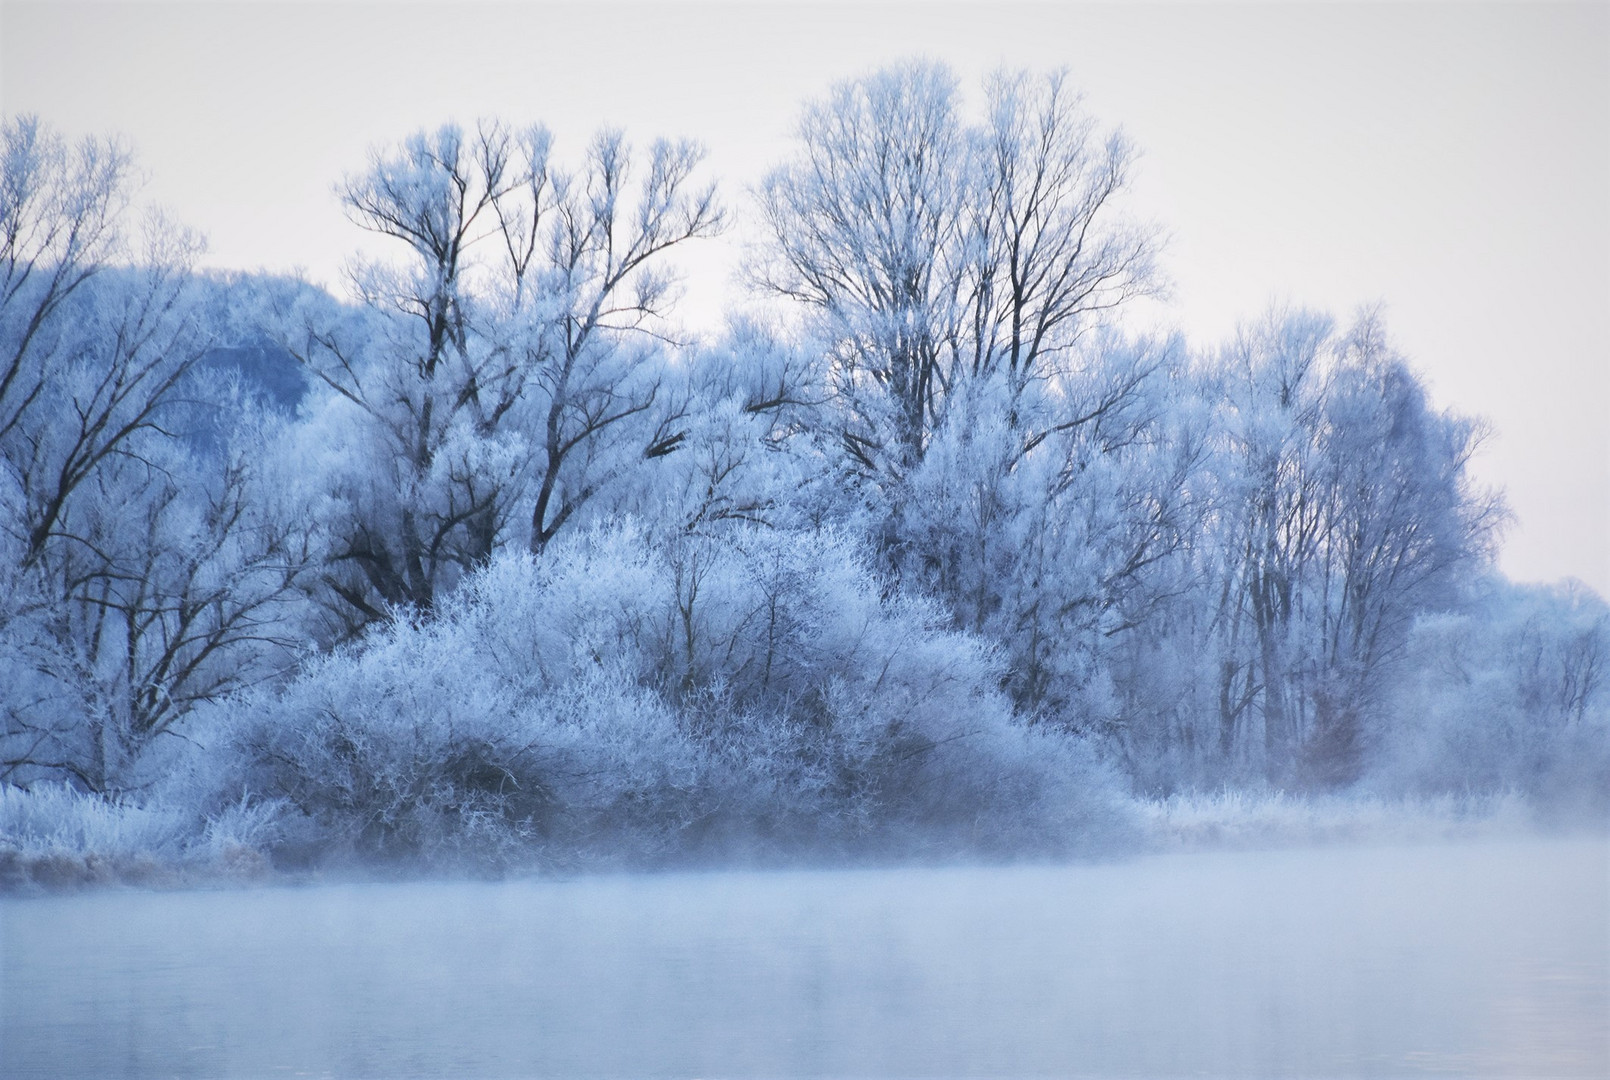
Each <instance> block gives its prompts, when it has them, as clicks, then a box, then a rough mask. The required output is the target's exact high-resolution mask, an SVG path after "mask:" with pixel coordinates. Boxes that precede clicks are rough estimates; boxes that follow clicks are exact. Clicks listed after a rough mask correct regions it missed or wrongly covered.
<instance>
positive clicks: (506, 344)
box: [282, 121, 721, 627]
mask: <svg viewBox="0 0 1610 1080" xmlns="http://www.w3.org/2000/svg"><path fill="white" fill-rule="evenodd" d="M550 149H551V140H550V138H549V136H548V134H547V132H546V131H544V130H543V129H541V128H531V129H526V130H522V131H512V130H510V129H509V128H507V127H505V126H504V125H502V124H500V123H497V122H495V121H486V122H483V123H481V124H479V125H478V126H477V127H476V129H475V130H474V131H473V132H468V133H467V132H465V131H463V130H461V129H459V128H457V127H455V126H452V125H449V126H446V127H443V128H441V129H440V130H438V131H436V132H434V133H432V134H418V135H415V136H413V137H411V138H410V139H408V140H407V141H406V142H405V143H404V144H403V145H402V146H401V147H400V148H395V149H392V150H388V151H385V152H382V153H380V154H377V155H376V156H375V158H374V161H373V162H372V164H371V166H370V168H369V169H368V170H367V171H366V172H365V173H363V174H362V175H360V176H357V177H353V178H349V179H348V180H347V181H346V182H345V184H344V185H343V187H342V198H343V201H344V202H345V204H346V206H347V209H348V212H349V214H350V216H351V217H352V218H353V220H354V221H355V222H356V223H357V224H359V225H361V226H363V227H364V228H366V229H369V230H371V231H373V232H377V233H379V234H381V235H384V236H388V237H391V238H393V239H396V240H398V241H400V242H401V243H402V244H403V245H404V248H405V252H406V258H405V261H404V262H403V263H402V264H401V265H398V266H387V265H381V264H371V265H369V266H366V267H364V268H362V270H361V271H360V272H359V273H358V275H357V276H356V278H355V283H356V284H357V286H358V299H359V302H360V306H359V308H358V309H357V310H356V311H353V310H346V311H330V310H325V311H323V312H319V313H315V314H313V315H311V316H310V315H309V314H308V312H306V311H302V312H298V313H296V315H295V316H294V317H292V318H289V319H286V320H284V322H283V323H282V325H285V326H288V327H289V330H288V331H286V332H282V336H283V338H284V340H285V342H286V344H287V347H288V348H290V349H291V351H292V352H293V353H294V354H295V355H297V356H298V357H299V358H300V359H302V360H303V361H304V362H305V363H307V364H308V366H309V367H310V368H311V369H312V370H313V371H314V372H315V373H316V374H317V375H318V377H319V378H320V379H321V380H322V381H323V382H324V383H325V384H326V385H327V386H328V387H329V388H330V389H331V390H332V391H333V392H334V394H335V395H336V396H337V397H338V398H339V399H340V400H341V401H343V402H345V404H346V406H347V407H349V408H350V409H352V410H354V411H355V414H356V417H357V419H358V421H359V423H361V424H362V425H363V427H364V430H365V431H366V432H368V435H367V436H366V438H367V439H368V441H369V443H370V446H371V451H372V452H371V458H370V460H368V461H366V462H364V463H362V464H361V465H360V466H358V468H360V469H362V470H367V475H358V476H354V477H351V478H350V479H349V480H348V481H346V482H345V485H346V487H347V488H348V489H349V490H350V492H355V493H356V494H350V497H348V498H347V502H348V503H349V505H350V507H351V509H350V513H349V514H348V516H347V520H346V521H345V522H343V523H339V524H338V525H337V526H336V530H337V532H338V533H339V534H340V536H339V539H338V541H337V546H336V548H335V549H334V550H333V552H332V554H331V563H330V568H329V572H328V573H327V575H326V579H327V584H328V585H329V586H330V588H331V589H332V590H333V592H334V593H335V594H336V596H337V597H338V598H339V601H340V603H341V604H342V605H344V606H345V607H346V608H347V609H348V610H349V611H350V612H352V613H353V617H354V622H353V626H354V627H357V626H361V625H362V624H363V623H364V622H367V621H369V620H372V619H374V618H378V617H380V616H381V614H382V613H383V611H384V608H385V606H386V605H408V606H412V607H415V608H418V609H421V610H428V609H429V608H430V607H431V606H432V604H433V603H434V601H435V598H436V596H437V594H438V593H439V592H440V590H442V589H443V588H445V587H448V586H450V585H451V584H452V583H453V582H454V581H456V580H457V578H458V577H459V576H461V575H462V574H463V573H465V572H467V571H468V570H470V569H472V568H473V567H475V566H478V565H480V564H481V563H483V562H484V561H485V560H486V559H487V558H488V557H489V556H490V555H491V553H492V551H493V549H494V547H495V546H496V545H497V544H498V543H499V542H500V538H501V537H503V536H504V535H505V533H506V531H507V529H508V528H509V525H510V521H511V515H512V514H514V513H516V512H517V508H518V507H520V506H522V505H525V506H527V507H528V508H529V514H530V527H529V534H528V538H527V546H528V547H529V548H530V549H531V550H533V551H540V550H541V549H542V548H543V546H544V545H546V544H547V543H548V541H549V540H551V539H552V537H553V536H554V534H555V533H556V532H557V531H558V530H559V529H561V528H562V527H563V526H564V525H565V524H566V522H567V521H569V520H570V518H571V517H572V516H573V515H574V513H575V512H576V510H577V509H578V508H579V507H581V506H582V505H583V504H584V503H586V502H587V500H588V499H589V498H591V497H592V495H593V494H594V493H595V492H596V491H597V490H598V489H599V487H600V486H601V485H602V484H604V483H607V481H608V479H609V477H610V476H611V474H612V471H613V470H616V469H618V468H619V467H621V462H620V460H619V459H621V457H622V453H621V452H618V448H616V447H615V446H614V445H613V442H612V440H614V439H615V436H616V435H618V434H620V433H621V432H622V431H623V430H624V429H625V428H628V427H631V426H632V425H631V424H629V423H628V421H634V420H637V421H642V420H646V419H647V417H648V414H649V413H650V410H651V409H652V407H653V406H654V403H655V401H656V387H657V380H656V379H655V377H654V376H653V374H652V369H653V368H654V366H655V361H656V357H657V345H658V343H659V341H660V340H661V338H662V337H663V332H662V331H661V330H660V329H659V327H660V326H661V325H662V322H663V319H664V317H665V315H666V314H667V310H668V304H669V301H670V299H671V285H672V279H671V278H670V277H669V276H668V275H667V274H666V273H665V272H664V271H663V269H662V268H661V266H660V263H661V261H662V258H661V257H662V256H663V254H664V253H665V252H666V251H667V250H668V249H670V248H672V247H674V246H675V245H677V244H679V243H681V242H683V241H685V240H689V239H693V238H696V237H702V236H707V235H710V234H711V233H713V232H714V231H716V230H717V229H718V228H719V227H720V224H721V212H720V209H719V207H718V206H717V204H716V201H715V194H714V189H713V187H703V188H695V187H694V186H693V182H692V173H693V171H694V169H695V167H696V166H697V164H698V162H699V160H700V158H701V156H702V155H701V151H700V150H699V149H698V148H697V147H696V146H694V145H693V144H691V143H670V142H659V143H656V144H654V146H653V147H652V148H651V150H650V152H649V155H648V160H647V172H646V175H645V176H643V177H642V179H641V180H636V181H635V182H634V177H633V175H632V174H633V157H632V154H631V152H630V149H629V147H628V146H627V144H626V142H625V140H624V138H623V137H622V136H621V135H620V134H619V133H615V132H606V133H604V134H602V135H600V136H599V137H598V138H597V139H595V140H594V142H593V144H592V145H591V147H590V148H589V151H588V154H587V157H586V160H585V162H584V164H583V166H582V167H581V168H580V169H579V170H577V171H575V172H570V171H566V170H563V169H560V168H559V167H557V166H556V165H554V163H553V162H552V160H551V154H550ZM650 426H651V427H652V426H653V425H650ZM668 434H669V433H668V432H667V433H662V434H661V436H660V437H659V438H658V439H656V438H655V436H654V435H653V433H652V432H650V433H640V435H641V439H640V443H641V444H640V445H638V446H637V447H636V448H635V451H634V453H635V457H636V459H637V460H641V459H642V457H643V456H644V455H645V454H648V455H652V454H654V453H656V452H664V451H665V449H666V448H667V444H665V442H664V439H665V437H667V435H668ZM670 445H674V443H673V444H670ZM625 456H626V457H627V458H630V457H632V456H633V455H632V454H626V455H625ZM526 499H529V500H530V502H529V503H525V502H524V500H526ZM343 568H351V570H350V571H349V570H346V569H343ZM352 571H355V572H352Z"/></svg>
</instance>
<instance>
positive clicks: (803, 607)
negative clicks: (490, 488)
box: [196, 524, 1116, 863]
mask: <svg viewBox="0 0 1610 1080" xmlns="http://www.w3.org/2000/svg"><path fill="white" fill-rule="evenodd" d="M999 681H1000V671H999V668H998V666H997V665H996V663H995V660H994V658H993V656H992V655H991V654H990V653H989V652H988V650H987V649H985V648H984V647H983V646H982V645H981V644H980V643H979V642H978V641H977V640H976V639H973V638H970V637H967V636H965V635H961V634H957V633H955V632H953V631H950V630H946V629H944V628H942V626H941V619H940V617H939V615H938V613H937V612H936V611H934V610H933V609H931V608H929V607H926V606H924V605H921V604H917V603H914V602H911V601H906V600H900V599H886V598H884V597H883V596H882V595H881V594H880V592H879V589H878V587H877V582H876V581H875V579H874V578H873V577H872V576H871V575H870V574H869V573H868V572H867V571H866V570H865V569H864V568H863V566H862V564H861V562H860V560H859V559H858V558H857V557H856V552H855V549H854V546H853V544H852V543H851V542H850V541H849V540H847V539H845V538H843V537H840V536H837V535H835V534H832V533H814V532H812V533H784V532H773V531H768V530H761V529H752V530H741V531H739V532H737V533H735V534H733V535H730V536H728V537H726V538H724V539H720V540H717V539H712V538H710V537H702V536H697V535H689V534H682V535H679V536H674V537H671V538H657V537H656V536H654V535H653V534H652V533H651V532H649V531H648V530H646V529H644V528H641V527H639V526H636V525H632V524H625V525H619V526H617V527H613V528H595V529H592V530H589V531H587V532H584V533H579V534H577V535H576V536H575V537H573V538H571V539H568V540H565V541H563V542H561V543H559V544H556V545H555V546H554V547H552V548H550V549H549V551H547V552H545V553H544V555H543V557H542V558H541V559H539V560H533V559H532V558H530V557H529V556H526V555H514V556H508V557H503V558H499V559H497V560H494V562H493V563H492V564H491V565H490V566H488V567H487V568H486V569H485V570H483V571H481V572H480V573H478V574H477V575H475V576H474V577H473V578H471V579H470V580H469V581H468V582H467V583H466V586H465V588H464V589H462V590H461V591H460V592H458V593H456V594H455V595H454V596H453V597H451V598H450V599H449V600H448V601H447V602H446V603H444V604H442V605H441V606H440V607H439V608H438V610H437V612H436V613H435V615H434V616H433V617H431V618H429V619H416V620H410V619H406V618H399V619H396V620H394V621H393V622H392V623H391V624H390V625H388V626H387V627H386V628H385V629H384V630H383V631H381V632H380V633H378V634H374V635H371V637H370V638H369V639H367V640H366V642H365V643H364V644H363V645H362V646H361V647H356V646H355V647H349V648H347V649H343V650H339V651H337V652H335V653H333V654H331V655H329V656H327V657H325V658H322V659H320V660H317V661H315V662H313V663H312V664H310V665H309V666H308V667H307V668H306V669H305V671H304V672H303V673H302V674H301V676H300V677H299V678H298V679H297V680H295V681H294V682H293V683H292V684H291V685H290V686H288V687H287V688H285V689H284V690H283V691H279V692H266V691H265V692H262V693H259V694H257V695H256V696H254V697H252V698H250V699H247V700H245V701H243V702H241V703H240V704H239V705H238V706H237V707H236V709H235V710H234V711H233V712H230V711H226V710H219V711H218V712H217V713H216V714H215V716H214V719H213V722H212V723H213V727H212V730H210V731H203V732H198V733H197V735H196V738H197V739H198V740H199V741H203V742H206V743H208V744H209V749H208V752H207V755H206V759H207V762H208V765H207V768H208V769H211V770H214V771H213V772H212V773H211V774H210V776H209V778H208V779H207V780H206V783H208V784H210V785H211V786H210V788H209V789H208V790H209V794H208V795H207V796H206V798H205V799H203V800H202V801H203V802H204V803H206V804H207V805H212V806H222V805H226V804H228V803H230V802H234V801H238V800H240V799H242V798H243V797H256V798H265V799H274V800H280V801H281V804H282V806H283V807H284V813H283V815H282V819H281V821H280V823H279V826H278V828H279V835H280V838H281V839H280V841H279V850H280V851H281V853H282V854H283V855H293V856H294V855H295V854H297V853H298V852H299V851H300V852H301V854H303V855H304V856H312V855H315V854H318V853H322V852H326V851H340V850H345V851H350V852H353V853H359V854H364V855H406V856H422V857H425V858H427V859H442V858H450V857H451V856H452V855H453V853H454V852H457V851H466V852H473V853H475V854H476V855H477V856H479V855H483V854H484V853H486V852H487V851H493V852H498V853H501V854H502V856H504V857H507V858H509V859H513V860H519V859H526V860H530V859H536V860H539V861H550V862H555V861H556V862H561V863H568V862H572V861H575V860H578V859H579V860H583V861H587V862H596V861H599V860H601V859H604V860H628V861H643V860H654V859H660V858H666V857H673V856H679V855H680V856H687V855H693V854H698V853H701V852H711V851H713V850H714V849H717V848H720V847H722V846H724V845H737V844H741V845H743V846H744V847H746V848H747V849H749V850H752V851H755V852H757V854H758V855H760V856H761V857H770V856H775V855H780V854H783V853H787V852H792V851H797V850H800V849H802V848H805V847H812V848H815V847H820V848H822V849H824V850H830V851H840V852H843V851H847V850H868V849H879V850H884V849H890V848H892V849H894V850H902V851H921V850H935V851H937V850H954V849H966V850H988V849H1001V850H1004V849H1007V848H1009V847H1017V846H1019V845H1024V844H1027V845H1030V846H1032V847H1034V848H1037V849H1041V850H1044V849H1047V848H1052V847H1065V846H1069V845H1072V844H1077V843H1081V842H1084V841H1086V840H1088V839H1089V835H1088V834H1089V832H1090V830H1092V829H1093V828H1096V827H1097V826H1098V825H1099V826H1101V827H1106V826H1108V825H1111V824H1113V823H1114V822H1115V821H1116V817H1115V815H1116V811H1115V810H1114V809H1113V807H1114V805H1115V804H1114V803H1113V802H1112V800H1111V795H1110V792H1111V791H1112V790H1113V788H1114V785H1113V783H1112V781H1111V778H1110V777H1109V775H1108V774H1107V773H1106V772H1104V771H1103V770H1102V768H1101V767H1100V766H1099V765H1098V764H1097V763H1096V761H1095V760H1094V757H1093V756H1092V755H1091V754H1090V753H1089V752H1088V751H1086V750H1085V749H1083V748H1082V746H1081V744H1078V743H1077V742H1074V741H1070V740H1069V739H1068V738H1067V737H1066V736H1065V735H1060V734H1058V735H1055V736H1052V735H1050V734H1048V733H1042V732H1038V731H1035V730H1031V729H1027V728H1025V727H1023V726H1021V725H1019V724H1018V723H1017V722H1015V721H1014V720H1013V718H1012V715H1011V710H1010V706H1009V704H1008V702H1007V701H1006V700H1005V698H1004V697H1003V695H1002V694H1001V693H1000V692H999V690H998V685H999ZM224 748H227V750H225V751H224V752H223V753H220V752H219V751H220V750H223V749H224ZM220 764H221V765H222V769H221V771H219V768H218V767H219V765H220ZM209 800H210V801H209ZM521 851H523V852H525V854H523V855H522V854H519V852H521Z"/></svg>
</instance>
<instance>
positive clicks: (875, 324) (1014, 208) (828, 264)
mask: <svg viewBox="0 0 1610 1080" xmlns="http://www.w3.org/2000/svg"><path fill="white" fill-rule="evenodd" d="M986 98H987V104H988V113H987V119H986V121H985V122H984V123H983V124H982V125H974V126H970V125H968V124H967V123H965V122H964V120H963V118H962V116H961V112H960V102H959V99H958V93H957V87H956V80H955V78H954V76H953V75H952V74H951V73H950V72H949V70H947V69H946V68H944V67H942V66H939V65H934V64H924V63H909V64H905V65H901V66H898V67H894V68H888V69H885V70H882V71H879V72H876V73H874V74H872V75H869V76H866V77H864V78H862V79H858V80H854V81H851V82H847V83H843V84H841V85H839V86H837V87H835V88H834V90H833V92H832V93H831V95H830V96H829V97H828V98H827V99H826V100H824V101H820V102H817V103H814V104H812V105H810V106H809V107H808V108H807V109H806V111H805V114H804V117H803V118H802V119H801V121H800V126H799V143H800V149H799V154H798V155H797V157H796V158H795V159H794V160H792V161H790V162H788V163H787V164H785V165H783V166H782V167H780V168H778V169H777V170H775V171H774V172H772V173H771V174H770V175H769V176H768V177H767V178H766V180H765V181H764V183H763V184H762V186H761V189H760V191H759V202H760V209H761V214H762V217H763V219H764V221H765V225H766V228H767V233H768V236H767V247H766V249H765V250H764V252H763V254H762V256H761V257H760V258H759V259H758V260H757V261H756V262H755V264H754V266H753V268H752V276H753V279H754V281H755V282H756V284H757V285H758V286H759V287H760V288H762V289H763V290H766V291H768V292H771V293H773V294H776V295H780V296H783V297H787V298H790V299H793V300H796V301H800V302H802V303H804V304H805V305H807V306H808V307H809V308H810V309H812V310H814V311H816V312H817V313H819V314H820V315H821V316H822V318H823V322H824V325H825V327H826V328H827V331H828V333H829V334H830V335H831V336H832V338H833V339H834V340H835V341H836V342H837V350H838V354H837V357H836V360H837V374H838V381H839V386H840V391H841V398H842V399H843V401H844V402H845V403H846V404H847V405H848V407H849V412H850V417H849V419H848V422H847V423H846V425H845V430H844V445H845V449H846V451H847V453H848V454H849V456H850V458H851V459H852V460H854V461H857V462H859V463H860V464H861V466H862V467H864V468H874V467H876V466H877V459H878V458H879V455H880V454H881V453H883V452H885V451H887V452H889V453H892V454H893V457H892V461H891V462H890V464H891V465H892V466H893V467H895V468H897V469H899V470H905V469H909V468H911V467H912V466H913V465H915V464H916V462H917V461H919V460H920V459H921V457H922V454H923V452H924V450H925V447H926V443H927V439H928V437H929V436H930V435H931V434H932V433H933V431H934V430H935V429H936V428H937V426H938V424H939V422H940V420H941V419H942V415H943V411H944V402H945V399H946V397H947V396H948V395H949V394H951V393H952V392H954V391H955V390H956V389H957V388H958V385H959V381H961V380H968V379H974V378H978V377H988V376H992V375H993V374H995V373H996V372H998V371H1004V372H1007V373H1009V374H1010V375H1011V376H1012V377H1013V378H1014V379H1016V380H1018V382H1019V385H1021V382H1022V381H1023V380H1026V379H1028V378H1031V377H1040V378H1043V377H1046V376H1048V375H1051V374H1054V372H1053V371H1052V370H1050V363H1049V362H1050V361H1051V359H1053V358H1056V359H1057V361H1058V363H1062V364H1064V365H1065V363H1066V361H1065V355H1066V353H1067V352H1068V350H1070V349H1071V348H1072V346H1073V345H1074V343H1075V342H1077V341H1078V340H1079V338H1080V336H1081V335H1082V334H1083V333H1085V332H1086V331H1087V330H1089V329H1090V328H1091V327H1093V326H1096V325H1098V324H1100V323H1101V321H1102V320H1103V319H1104V318H1105V317H1106V316H1107V315H1108V314H1109V313H1110V312H1111V311H1113V310H1114V309H1116V308H1117V307H1119V306H1120V305H1122V304H1123V303H1125V302H1126V301H1128V300H1129V299H1131V298H1133V297H1135V296H1138V295H1141V294H1144V293H1147V292H1151V291H1153V290H1154V289H1155V288H1156V272H1155V269H1154V264H1153V256H1154V253H1155V251H1156V248H1157V240H1156V236H1155V234H1154V233H1153V231H1151V230H1149V229H1146V228H1142V227H1140V226H1137V225H1135V224H1133V223H1131V222H1129V221H1128V220H1126V219H1125V218H1124V217H1123V216H1122V215H1121V214H1120V212H1119V210H1118V208H1117V205H1116V204H1117V202H1118V196H1119V195H1121V193H1122V191H1123V189H1124V187H1125V185H1126V184H1127V182H1128V178H1129V168H1130V164H1131V162H1132V160H1133V157H1134V153H1133V151H1132V149H1131V148H1130V146H1129V144H1128V143H1127V141H1126V140H1125V139H1124V138H1123V137H1122V136H1121V135H1119V134H1117V133H1113V134H1108V135H1105V136H1099V135H1098V134H1097V131H1096V127H1095V124H1094V121H1093V120H1092V119H1091V118H1090V117H1089V116H1088V115H1087V114H1086V113H1085V112H1084V111H1083V109H1082V108H1081V106H1080V103H1079V100H1078V98H1077V97H1076V96H1075V95H1074V94H1073V93H1072V92H1071V91H1069V90H1068V89H1067V87H1066V85H1065V77H1064V76H1063V75H1062V74H1060V73H1054V74H1051V75H1048V76H1045V77H1042V78H1038V79H1037V78H1034V77H1032V76H1030V75H1028V74H1026V73H1000V74H997V75H996V76H995V77H993V78H992V79H991V80H990V81H989V83H988V85H987V93H986Z"/></svg>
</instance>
